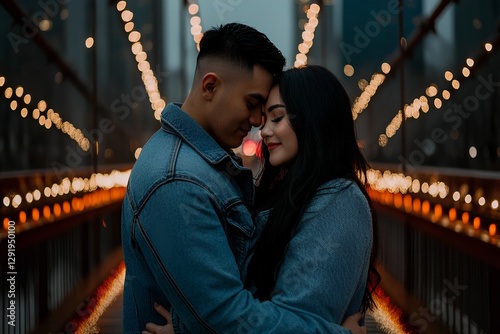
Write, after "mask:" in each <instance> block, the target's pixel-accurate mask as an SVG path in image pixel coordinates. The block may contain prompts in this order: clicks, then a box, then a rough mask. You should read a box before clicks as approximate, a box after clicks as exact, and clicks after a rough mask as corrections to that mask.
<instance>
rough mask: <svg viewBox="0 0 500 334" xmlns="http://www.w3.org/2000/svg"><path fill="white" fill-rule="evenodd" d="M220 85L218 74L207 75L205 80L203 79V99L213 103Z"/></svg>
mask: <svg viewBox="0 0 500 334" xmlns="http://www.w3.org/2000/svg"><path fill="white" fill-rule="evenodd" d="M219 85H220V78H219V76H218V75H217V74H216V73H214V72H210V73H207V74H205V76H204V77H203V79H201V96H202V97H203V99H204V100H206V101H212V99H213V97H214V93H215V90H216V89H217V88H218V87H219Z"/></svg>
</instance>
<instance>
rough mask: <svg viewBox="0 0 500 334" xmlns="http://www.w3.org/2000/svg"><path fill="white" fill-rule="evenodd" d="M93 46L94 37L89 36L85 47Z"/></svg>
mask: <svg viewBox="0 0 500 334" xmlns="http://www.w3.org/2000/svg"><path fill="white" fill-rule="evenodd" d="M92 46H94V38H92V37H89V38H87V39H86V40H85V47H86V48H87V49H90V48H91V47H92Z"/></svg>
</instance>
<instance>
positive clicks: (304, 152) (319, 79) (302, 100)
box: [247, 65, 380, 311]
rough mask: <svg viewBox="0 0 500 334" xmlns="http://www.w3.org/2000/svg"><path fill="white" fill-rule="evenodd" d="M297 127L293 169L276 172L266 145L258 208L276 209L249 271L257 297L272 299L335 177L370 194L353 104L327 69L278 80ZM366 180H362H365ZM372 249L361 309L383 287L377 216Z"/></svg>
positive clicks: (313, 67) (370, 304)
mask: <svg viewBox="0 0 500 334" xmlns="http://www.w3.org/2000/svg"><path fill="white" fill-rule="evenodd" d="M275 84H276V85H278V86H279V91H280V95H281V98H282V99H283V102H284V104H285V106H286V110H287V114H288V117H289V119H290V123H291V125H292V128H293V129H294V131H295V134H296V135H297V141H298V153H297V156H296V158H295V159H294V160H293V161H292V162H291V163H290V164H289V165H288V166H284V167H283V166H282V167H273V166H271V165H270V163H269V151H268V150H267V147H266V146H265V145H264V144H263V143H262V151H261V152H262V156H263V157H264V166H263V170H262V174H261V175H260V178H259V180H258V187H257V192H256V198H257V202H256V209H258V210H262V209H267V208H273V210H272V212H271V215H270V217H269V220H268V222H267V224H266V226H265V228H264V230H263V233H262V236H261V238H260V239H259V241H258V243H257V245H256V248H255V252H254V255H253V257H252V260H251V261H250V264H249V267H248V276H247V286H250V284H254V285H255V287H256V288H257V290H256V293H255V297H256V298H259V299H260V300H269V299H270V298H271V294H272V291H273V288H274V286H275V284H276V278H277V274H278V272H279V269H280V265H281V262H282V261H283V258H284V256H285V252H286V248H287V246H288V244H289V242H290V240H291V238H292V237H293V233H294V230H295V229H296V227H297V225H298V224H299V221H300V219H301V217H302V215H303V213H304V211H305V209H306V207H307V205H308V204H309V203H310V201H311V199H312V198H313V196H314V194H315V192H316V190H317V188H318V187H319V186H321V185H322V184H323V183H325V182H327V181H329V180H332V179H334V178H347V179H350V180H352V181H354V182H355V183H356V184H357V185H358V186H359V188H360V189H361V191H362V192H363V194H364V195H365V197H366V199H367V201H368V203H369V205H370V209H371V202H370V198H369V197H368V194H367V192H366V189H365V188H364V185H363V183H364V180H366V170H367V168H368V164H367V162H366V160H365V158H364V157H363V155H362V154H361V152H360V150H359V147H358V143H357V140H356V135H355V130H354V121H353V119H352V112H351V103H350V99H349V96H348V95H347V92H346V91H345V89H344V87H343V86H342V84H341V83H340V82H339V80H338V79H337V78H336V77H335V76H334V75H333V73H331V72H330V71H329V70H327V69H326V68H324V67H322V66H317V65H309V66H305V67H301V68H292V69H290V70H287V71H285V72H283V73H282V74H281V75H279V76H278V77H277V79H276V83H275ZM362 180H363V181H362ZM372 223H373V236H374V238H373V248H372V254H371V259H370V268H369V274H368V283H367V287H366V289H365V293H364V297H363V301H362V309H363V311H366V309H368V308H370V309H371V308H372V307H373V306H375V305H374V301H373V298H372V293H373V291H374V289H375V287H376V286H377V285H378V283H379V282H380V275H379V274H378V272H377V270H376V269H375V267H374V261H375V258H376V255H377V244H378V238H377V231H376V222H375V217H374V215H373V211H372Z"/></svg>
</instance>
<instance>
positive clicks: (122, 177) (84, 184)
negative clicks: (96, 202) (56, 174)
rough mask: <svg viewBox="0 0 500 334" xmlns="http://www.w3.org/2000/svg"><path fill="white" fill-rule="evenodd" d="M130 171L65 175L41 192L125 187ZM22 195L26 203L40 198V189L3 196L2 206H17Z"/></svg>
mask: <svg viewBox="0 0 500 334" xmlns="http://www.w3.org/2000/svg"><path fill="white" fill-rule="evenodd" d="M130 172H131V170H126V171H123V172H121V171H118V170H113V171H112V172H111V173H109V174H101V173H94V174H91V175H90V177H88V178H81V177H74V178H72V179H70V178H68V177H66V178H64V179H63V180H62V181H61V183H54V184H52V185H50V186H45V188H44V190H43V193H44V195H45V197H47V198H48V197H51V196H52V197H57V196H63V195H66V194H68V193H70V192H71V193H72V194H77V193H80V192H94V191H97V190H100V189H101V190H110V189H113V188H116V187H126V186H127V182H128V179H129V177H130ZM23 197H24V198H25V199H26V202H28V203H32V202H36V201H39V200H40V198H41V191H40V190H39V189H35V190H33V191H29V192H27V193H26V194H24V195H23V196H21V194H11V195H10V196H9V195H7V196H4V198H3V205H4V207H9V206H12V207H13V208H17V207H19V206H20V205H21V204H22V198H23ZM63 209H64V205H63Z"/></svg>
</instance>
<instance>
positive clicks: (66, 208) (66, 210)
mask: <svg viewBox="0 0 500 334" xmlns="http://www.w3.org/2000/svg"><path fill="white" fill-rule="evenodd" d="M62 208H63V212H64V213H69V212H70V211H71V206H70V205H69V202H64V203H63V206H62Z"/></svg>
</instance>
